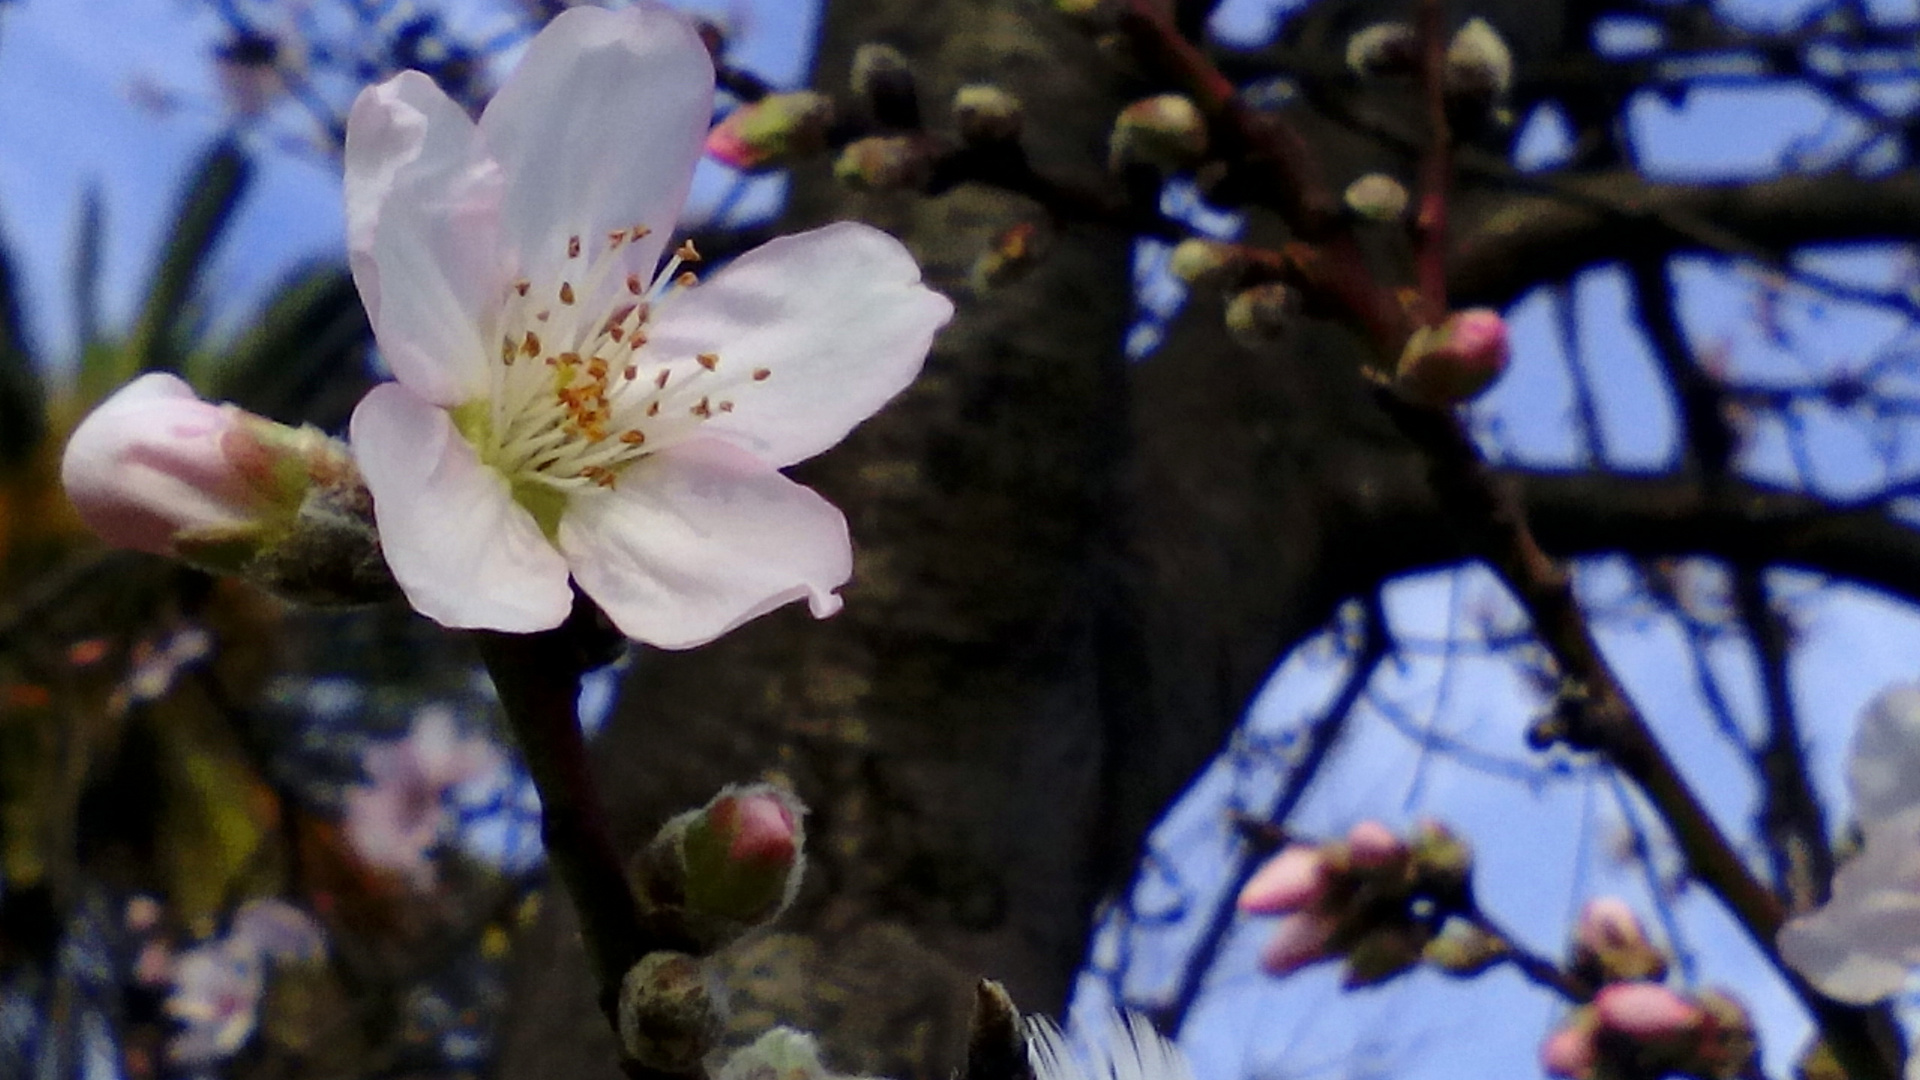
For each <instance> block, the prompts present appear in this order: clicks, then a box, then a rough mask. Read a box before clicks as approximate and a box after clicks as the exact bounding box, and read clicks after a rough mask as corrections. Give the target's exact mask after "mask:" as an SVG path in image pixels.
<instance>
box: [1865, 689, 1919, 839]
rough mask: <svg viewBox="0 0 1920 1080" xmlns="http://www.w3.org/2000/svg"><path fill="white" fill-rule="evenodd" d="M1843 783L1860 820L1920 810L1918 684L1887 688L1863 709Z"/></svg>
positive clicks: (1871, 819) (1876, 819)
mask: <svg viewBox="0 0 1920 1080" xmlns="http://www.w3.org/2000/svg"><path fill="white" fill-rule="evenodd" d="M1847 783H1848V786H1849V787H1851V788H1852V789H1853V803H1854V806H1853V812H1854V814H1855V815H1857V816H1858V817H1859V819H1860V820H1861V821H1863V822H1868V823H1871V822H1875V821H1879V820H1881V819H1883V818H1888V817H1892V816H1893V815H1895V814H1898V813H1900V812H1901V811H1903V810H1908V809H1911V808H1913V807H1916V806H1920V686H1915V685H1912V684H1908V685H1903V686H1893V687H1889V688H1888V689H1886V690H1882V691H1881V692H1880V693H1879V694H1878V695H1877V696H1876V697H1875V698H1874V699H1873V701H1872V702H1871V703H1870V704H1869V705H1868V706H1867V709H1866V711H1865V712H1864V713H1862V714H1861V716H1860V723H1859V725H1858V726H1857V727H1856V728H1855V729H1854V732H1853V748H1852V751H1851V753H1850V754H1849V755H1848V761H1847Z"/></svg>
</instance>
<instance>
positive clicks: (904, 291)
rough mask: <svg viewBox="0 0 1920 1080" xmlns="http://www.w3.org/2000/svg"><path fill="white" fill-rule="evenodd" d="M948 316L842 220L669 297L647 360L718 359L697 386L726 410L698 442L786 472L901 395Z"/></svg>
mask: <svg viewBox="0 0 1920 1080" xmlns="http://www.w3.org/2000/svg"><path fill="white" fill-rule="evenodd" d="M952 316H953V304H952V302H951V301H949V300H948V299H947V298H946V297H944V296H941V295H940V294H939V293H936V292H934V291H933V290H931V289H928V288H927V287H926V286H924V285H922V284H920V267H919V265H918V264H916V263H915V262H914V260H913V256H912V255H911V254H910V253H908V251H907V249H906V247H905V245H903V244H901V243H900V241H898V240H895V239H894V238H893V237H891V236H888V235H887V234H886V233H883V232H881V231H880V230H878V229H875V228H872V227H870V226H866V225H860V224H857V223H854V222H841V223H839V224H836V225H829V226H827V227H825V228H822V229H815V230H813V231H812V232H805V233H800V234H798V235H795V236H783V237H780V238H779V239H776V240H772V241H769V242H768V243H766V244H764V245H762V246H761V247H759V248H756V249H755V250H753V251H750V252H748V253H747V254H745V255H742V256H741V257H740V258H738V259H736V260H734V261H733V262H732V263H731V264H729V265H728V266H726V267H725V268H723V269H722V270H721V271H720V272H719V273H717V274H715V275H714V276H713V277H712V279H710V280H708V281H706V282H704V283H702V284H700V285H696V286H694V287H693V288H690V289H683V290H680V291H678V292H676V293H674V294H672V295H670V296H668V297H667V298H666V299H665V300H664V301H662V302H661V304H660V305H659V307H658V308H657V310H656V312H655V322H654V326H653V329H652V331H651V337H650V340H649V344H648V346H647V355H648V356H649V357H650V358H656V359H662V360H668V361H674V360H686V359H691V358H693V357H695V356H697V355H699V354H701V353H715V354H717V355H718V356H719V364H718V367H717V368H716V370H715V371H713V372H712V373H711V375H703V376H701V378H703V379H707V378H711V379H712V380H713V382H712V384H711V385H712V386H713V388H714V393H715V395H716V397H719V396H724V397H725V398H726V399H727V400H729V401H731V402H732V403H733V406H734V408H733V410H732V411H731V412H728V413H725V414H721V415H716V416H714V417H713V419H712V420H711V421H709V422H707V423H705V424H703V425H702V426H701V433H702V434H704V435H710V436H717V437H720V438H725V439H727V440H729V441H731V442H733V443H735V444H737V445H739V446H743V447H745V448H747V449H748V450H751V451H753V452H754V454H755V455H757V456H759V457H760V458H761V459H762V460H764V461H767V462H768V463H770V464H773V465H776V466H786V465H791V464H793V463H794V462H796V461H802V460H805V459H806V458H810V457H812V456H813V455H815V454H818V453H819V452H821V451H822V450H825V449H827V448H828V447H830V446H832V445H834V444H835V443H837V442H839V441H840V440H841V439H843V438H845V437H846V434H847V432H849V431H851V430H853V427H854V425H856V424H858V423H859V422H860V421H862V420H865V419H866V418H867V417H869V416H871V415H873V414H874V413H875V412H876V411H878V410H879V408H880V406H882V405H884V404H886V403H887V401H888V400H889V399H890V398H892V397H893V396H894V395H895V394H898V393H899V392H900V391H901V390H903V389H905V388H906V386H907V384H908V383H910V382H912V381H913V378H914V376H916V375H918V374H919V373H920V366H921V364H922V363H924V362H925V361H926V357H927V349H928V348H929V346H930V345H931V344H932V341H933V335H934V332H935V331H937V330H939V329H940V328H941V327H942V326H944V325H946V323H947V320H948V319H950V318H952ZM702 389H703V392H704V390H705V387H704V386H703V388H702Z"/></svg>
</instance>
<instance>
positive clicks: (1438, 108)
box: [1414, 0, 1453, 325]
mask: <svg viewBox="0 0 1920 1080" xmlns="http://www.w3.org/2000/svg"><path fill="white" fill-rule="evenodd" d="M1446 16H1447V13H1446V5H1445V3H1444V0H1420V22H1419V43H1420V92H1421V96H1422V97H1423V98H1424V99H1425V102H1426V108H1427V133H1426V134H1427V148H1426V152H1425V153H1424V154H1423V155H1422V157H1421V161H1420V210H1419V213H1418V215H1417V216H1416V217H1415V218H1414V228H1415V230H1416V239H1417V241H1418V249H1417V251H1416V253H1415V255H1414V261H1415V266H1416V268H1417V272H1418V274H1419V281H1420V300H1421V303H1422V305H1423V306H1424V307H1425V311H1423V312H1422V316H1423V320H1424V321H1425V322H1426V323H1428V324H1429V325H1434V324H1437V323H1438V322H1439V321H1440V320H1442V319H1444V318H1446V314H1447V201H1448V185H1449V184H1451V183H1452V180H1453V128H1452V126H1451V125H1450V124H1448V122H1447V38H1446V32H1447V23H1446Z"/></svg>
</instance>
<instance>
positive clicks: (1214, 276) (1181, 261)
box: [1167, 239, 1247, 285]
mask: <svg viewBox="0 0 1920 1080" xmlns="http://www.w3.org/2000/svg"><path fill="white" fill-rule="evenodd" d="M1246 265H1247V260H1246V256H1245V255H1243V254H1242V253H1241V249H1240V246H1239V245H1238V244H1223V243H1221V242H1220V241H1218V240H1200V239H1189V240H1182V241H1180V242H1179V243H1178V244H1176V245H1174V248H1173V254H1172V255H1171V256H1169V257H1168V259H1167V271H1168V272H1169V273H1171V274H1172V275H1173V276H1174V277H1177V278H1179V279H1180V280H1181V281H1184V282H1186V283H1187V284H1189V285H1217V284H1224V283H1226V282H1227V281H1228V280H1230V279H1231V278H1233V277H1235V276H1237V275H1238V274H1239V273H1240V272H1241V271H1243V270H1245V269H1246Z"/></svg>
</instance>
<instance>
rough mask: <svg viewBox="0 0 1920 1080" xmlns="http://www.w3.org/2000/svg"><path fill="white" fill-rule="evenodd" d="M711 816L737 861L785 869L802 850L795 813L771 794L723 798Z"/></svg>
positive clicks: (716, 804)
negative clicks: (796, 853)
mask: <svg viewBox="0 0 1920 1080" xmlns="http://www.w3.org/2000/svg"><path fill="white" fill-rule="evenodd" d="M709 814H710V815H711V817H710V820H711V821H712V822H713V827H714V828H715V829H716V830H718V831H719V832H720V834H721V835H723V836H726V837H727V838H728V841H727V844H728V846H727V855H728V856H729V857H730V858H732V859H733V860H734V861H735V862H740V863H757V864H760V865H763V866H767V865H770V866H779V867H783V868H784V867H785V866H787V865H788V864H790V863H792V862H793V856H794V853H795V852H796V851H798V850H799V836H798V832H797V828H796V826H795V824H794V817H793V811H792V810H791V809H789V808H788V807H787V804H786V803H785V802H784V801H782V800H781V799H780V797H779V796H778V795H775V794H773V793H772V792H771V791H750V792H748V793H746V794H742V795H738V796H727V797H723V798H722V799H721V800H720V801H719V802H716V803H715V804H714V805H713V808H712V809H711V810H710V811H709Z"/></svg>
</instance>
